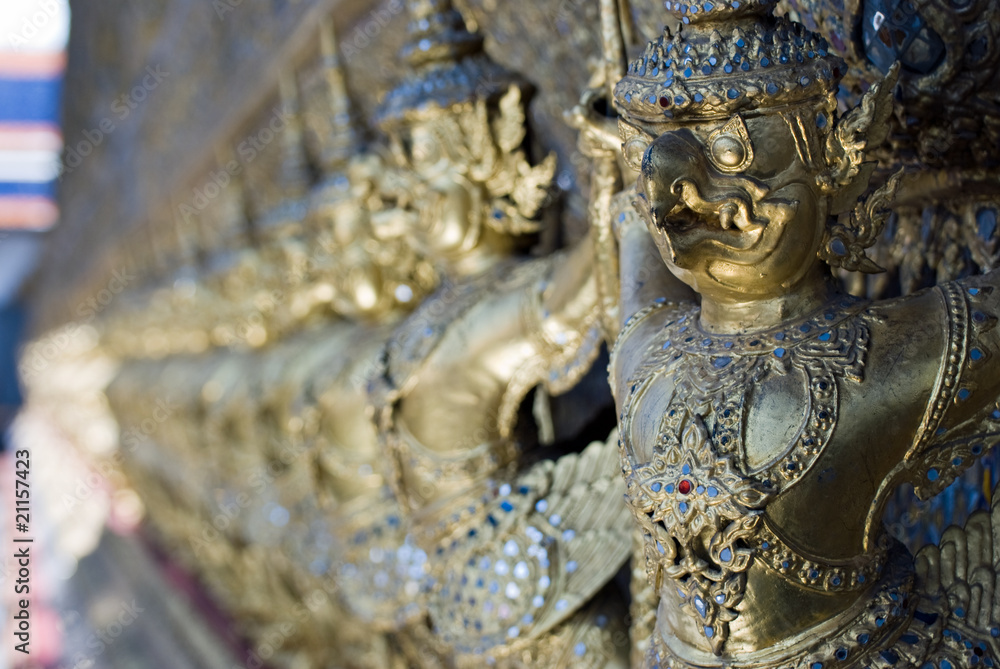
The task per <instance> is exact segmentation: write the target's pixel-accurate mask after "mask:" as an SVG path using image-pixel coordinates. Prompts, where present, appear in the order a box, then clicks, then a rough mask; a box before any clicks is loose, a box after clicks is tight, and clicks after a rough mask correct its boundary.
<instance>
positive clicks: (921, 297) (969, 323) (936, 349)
mask: <svg viewBox="0 0 1000 669" xmlns="http://www.w3.org/2000/svg"><path fill="white" fill-rule="evenodd" d="M998 282H1000V274H998V273H991V274H988V275H983V276H975V277H968V278H966V279H962V280H960V281H952V282H948V283H945V284H942V285H940V286H937V287H935V288H933V289H930V290H927V291H923V292H921V293H917V294H915V295H913V296H911V297H907V298H901V299H899V300H894V301H893V302H891V303H880V304H878V305H877V306H875V307H873V309H872V311H873V313H875V314H878V315H881V316H882V317H883V318H885V319H886V322H888V323H891V326H892V335H891V336H890V337H888V338H887V339H890V340H891V339H892V338H893V337H897V336H898V337H899V338H900V341H902V338H903V337H906V336H908V337H909V338H910V340H908V341H907V342H906V345H907V346H908V347H909V348H910V349H911V350H909V351H907V355H906V358H907V359H909V360H911V361H912V365H913V366H914V367H921V366H922V367H925V368H926V369H925V370H924V372H925V373H924V374H922V375H920V378H919V381H920V385H921V386H922V387H923V388H926V389H928V391H929V392H928V399H927V402H926V406H925V408H924V412H923V416H922V418H921V421H920V425H919V427H918V429H917V432H916V435H915V437H914V440H913V443H912V445H911V446H910V448H909V450H908V452H907V454H906V456H905V461H904V462H903V463H901V465H900V470H901V471H900V473H903V472H905V479H906V480H908V481H909V482H911V483H912V484H913V485H914V489H915V492H916V493H917V495H918V496H920V497H921V498H923V499H927V498H929V497H932V496H933V495H935V494H937V493H938V492H940V491H941V490H943V489H944V488H945V487H947V486H948V485H949V484H950V483H951V482H952V481H953V480H954V479H955V478H956V477H957V476H958V475H959V474H961V472H963V471H964V470H965V469H966V467H967V466H968V465H970V464H971V463H972V462H973V461H974V460H975V459H976V458H977V457H978V456H979V455H981V454H982V453H984V452H985V451H986V450H988V449H989V448H992V446H994V445H995V444H996V443H998V442H1000V404H998V398H1000V331H998V328H997V327H996V325H997V317H998V314H1000V286H998V285H997V284H998ZM902 345H903V344H902V343H901V344H900V346H902ZM914 347H916V348H914Z"/></svg>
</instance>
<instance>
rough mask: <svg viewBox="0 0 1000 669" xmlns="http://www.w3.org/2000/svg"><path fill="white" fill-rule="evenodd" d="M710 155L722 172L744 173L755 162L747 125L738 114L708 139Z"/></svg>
mask: <svg viewBox="0 0 1000 669" xmlns="http://www.w3.org/2000/svg"><path fill="white" fill-rule="evenodd" d="M708 155H709V157H710V158H711V159H712V162H713V163H714V164H715V166H716V167H717V168H718V169H719V171H720V172H725V173H726V174H733V173H735V172H742V171H744V170H745V169H747V168H748V167H750V164H751V163H752V162H753V144H751V143H750V133H749V132H748V131H747V126H746V123H744V122H743V119H742V118H741V117H740V115H739V114H736V115H735V116H733V117H732V118H731V119H729V122H728V123H726V125H724V126H722V127H721V128H719V129H718V130H716V131H715V132H713V133H712V134H711V135H710V136H709V138H708Z"/></svg>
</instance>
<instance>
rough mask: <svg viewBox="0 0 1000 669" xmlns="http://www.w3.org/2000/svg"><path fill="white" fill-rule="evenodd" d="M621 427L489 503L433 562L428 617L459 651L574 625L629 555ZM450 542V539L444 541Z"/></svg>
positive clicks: (534, 471)
mask: <svg viewBox="0 0 1000 669" xmlns="http://www.w3.org/2000/svg"><path fill="white" fill-rule="evenodd" d="M617 442H618V435H617V430H616V431H614V432H612V434H611V435H610V436H609V437H608V440H607V441H606V442H601V441H597V442H593V443H591V444H590V445H589V446H588V447H587V448H586V449H584V450H583V451H582V452H581V453H573V454H569V455H565V456H563V457H561V458H559V460H557V461H551V460H546V461H543V462H540V463H538V464H536V465H534V466H533V467H531V468H530V469H529V470H528V471H526V472H525V473H523V474H521V475H519V476H517V477H515V478H513V479H512V480H509V482H507V483H503V482H500V481H497V482H495V483H494V485H495V486H496V488H495V490H496V491H497V494H496V495H495V496H494V497H493V498H492V499H491V500H490V501H489V502H487V503H486V505H485V508H484V509H483V510H482V512H481V513H482V516H483V518H485V521H486V522H482V523H477V527H476V528H475V531H474V532H469V533H468V534H466V530H465V529H462V530H459V531H458V532H456V533H455V534H453V535H451V536H450V537H449V538H448V539H449V540H450V541H451V547H450V549H448V550H447V552H446V554H444V555H439V556H437V557H436V559H437V560H439V561H440V562H439V565H440V566H441V567H442V568H441V569H439V570H437V576H438V582H437V584H436V586H435V589H436V590H437V592H436V593H435V596H432V597H431V605H430V613H431V617H432V619H433V621H434V625H435V628H436V629H437V631H438V634H439V635H441V636H442V637H443V638H445V639H446V640H447V641H448V642H449V643H452V644H453V645H454V646H455V647H456V648H457V649H458V651H459V652H460V653H463V652H477V649H478V651H479V652H482V651H484V650H488V649H489V648H492V647H495V646H498V645H501V644H506V643H510V642H512V641H514V640H525V639H531V638H538V637H540V636H542V635H543V634H545V633H547V632H549V631H551V630H552V629H553V628H554V627H555V626H556V625H558V624H560V623H562V622H565V621H567V620H568V619H569V618H570V617H571V616H572V615H573V614H574V613H575V612H577V611H578V610H579V609H580V608H581V607H582V606H583V605H584V604H586V603H587V602H588V601H589V600H590V599H591V598H592V597H594V595H595V594H596V593H597V592H598V591H599V590H600V589H601V588H602V587H603V586H604V585H606V584H607V583H608V582H609V581H610V580H611V579H612V578H613V577H614V575H615V574H616V573H617V572H618V571H619V570H620V569H621V567H622V565H624V564H625V562H626V560H628V558H629V555H630V553H631V534H632V521H631V518H630V516H629V512H628V510H627V508H626V506H625V504H624V503H622V495H623V493H624V484H623V482H622V478H621V474H620V473H619V469H620V465H619V462H618V446H617ZM442 543H445V542H442Z"/></svg>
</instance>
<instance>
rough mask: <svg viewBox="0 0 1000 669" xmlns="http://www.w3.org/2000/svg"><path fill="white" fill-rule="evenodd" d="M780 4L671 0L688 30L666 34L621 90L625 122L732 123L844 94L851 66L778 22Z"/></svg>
mask: <svg viewBox="0 0 1000 669" xmlns="http://www.w3.org/2000/svg"><path fill="white" fill-rule="evenodd" d="M773 4H774V0H695V2H686V1H685V2H678V1H675V0H668V1H667V3H666V6H667V9H668V10H669V11H670V13H671V14H673V15H674V16H675V17H676V18H677V19H678V20H679V21H680V22H681V24H682V26H681V28H680V30H678V31H677V33H676V34H672V33H671V32H670V30H669V29H666V28H665V29H664V31H663V34H662V35H661V36H660V38H659V39H657V40H655V41H653V42H650V43H649V44H648V45H647V46H646V49H645V51H644V52H643V54H642V56H641V57H639V58H638V59H636V60H634V61H632V62H631V63H630V64H629V66H628V71H627V73H626V75H625V77H623V78H622V80H621V81H619V83H618V85H617V86H615V101H616V104H617V105H618V108H619V109H620V110H621V111H622V112H623V113H624V115H625V116H626V118H628V119H632V120H636V121H644V122H652V123H670V122H673V121H678V120H687V119H691V120H699V119H706V120H711V119H726V118H729V117H730V116H732V114H734V113H736V112H740V111H744V112H752V111H754V110H760V111H764V110H765V109H767V108H774V107H787V106H791V105H796V104H803V103H807V102H808V101H812V100H817V99H820V98H828V97H829V96H831V95H832V94H834V93H835V92H836V90H837V85H838V83H839V81H840V78H841V77H842V76H843V73H844V72H846V66H845V65H844V62H843V61H842V60H840V59H839V58H837V57H836V56H833V55H830V53H829V52H828V48H827V44H826V41H825V40H823V39H822V38H821V37H820V36H819V35H816V34H815V33H812V32H810V31H809V30H807V29H806V28H805V27H804V26H803V25H802V24H800V23H797V22H794V21H791V20H789V19H788V18H787V16H786V17H782V18H776V17H774V16H773V15H772V13H771V12H772V9H773Z"/></svg>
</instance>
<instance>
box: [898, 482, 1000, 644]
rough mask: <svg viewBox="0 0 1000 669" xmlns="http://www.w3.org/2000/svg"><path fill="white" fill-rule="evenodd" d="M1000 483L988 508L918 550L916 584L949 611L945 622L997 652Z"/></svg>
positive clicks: (999, 573) (999, 625)
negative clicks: (999, 494)
mask: <svg viewBox="0 0 1000 669" xmlns="http://www.w3.org/2000/svg"><path fill="white" fill-rule="evenodd" d="M998 493H1000V486H998V487H997V488H995V489H994V491H993V496H992V500H993V502H992V508H991V509H990V510H989V511H986V510H983V511H977V512H976V513H974V514H972V515H971V516H970V517H969V519H968V521H967V522H966V523H965V526H964V527H958V526H956V525H952V526H951V527H949V528H948V529H947V530H945V532H944V534H943V535H942V537H941V542H940V544H939V545H934V544H930V545H927V546H924V547H923V548H922V549H920V551H919V552H918V553H917V557H916V571H917V584H918V587H919V589H920V591H921V592H922V593H923V594H924V595H925V596H926V597H928V598H930V599H932V600H934V599H936V600H938V602H939V603H940V604H941V605H942V607H941V608H944V609H945V610H946V611H948V621H947V625H946V627H947V628H948V629H951V630H954V631H955V632H958V633H959V634H962V635H963V636H964V637H965V638H967V639H968V638H974V639H980V640H982V641H985V642H986V643H988V644H990V645H991V646H992V650H993V653H994V655H996V654H997V653H998V651H1000V645H998V637H1000V498H998Z"/></svg>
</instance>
